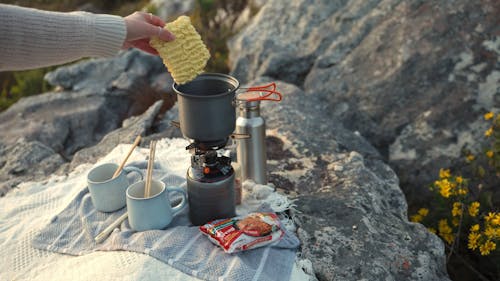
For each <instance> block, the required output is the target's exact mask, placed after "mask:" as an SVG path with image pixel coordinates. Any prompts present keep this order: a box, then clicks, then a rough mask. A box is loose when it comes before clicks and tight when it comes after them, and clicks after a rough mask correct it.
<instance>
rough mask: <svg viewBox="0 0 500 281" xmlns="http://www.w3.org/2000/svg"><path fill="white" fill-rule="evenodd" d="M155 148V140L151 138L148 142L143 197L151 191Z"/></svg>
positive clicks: (147, 195) (146, 196)
mask: <svg viewBox="0 0 500 281" xmlns="http://www.w3.org/2000/svg"><path fill="white" fill-rule="evenodd" d="M155 150H156V141H155V140H153V141H151V143H150V144H149V159H148V170H147V176H146V185H145V187H144V198H148V197H149V194H150V193H151V178H152V177H153V165H154V161H155Z"/></svg>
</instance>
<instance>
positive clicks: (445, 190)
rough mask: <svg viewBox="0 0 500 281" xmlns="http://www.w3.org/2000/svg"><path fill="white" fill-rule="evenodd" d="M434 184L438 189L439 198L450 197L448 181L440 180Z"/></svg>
mask: <svg viewBox="0 0 500 281" xmlns="http://www.w3.org/2000/svg"><path fill="white" fill-rule="evenodd" d="M435 184H436V185H437V186H438V187H439V193H440V194H441V196H443V197H445V198H448V197H450V195H451V183H450V182H449V181H448V179H442V180H440V181H436V182H435Z"/></svg>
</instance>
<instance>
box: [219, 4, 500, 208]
mask: <svg viewBox="0 0 500 281" xmlns="http://www.w3.org/2000/svg"><path fill="white" fill-rule="evenodd" d="M499 13H500V6H499V5H496V4H494V2H491V1H476V2H471V1H465V0H459V1H436V0H424V1H400V0H389V1H380V0H368V1H356V0H354V1H328V0H292V1H276V0H275V1H267V2H266V3H265V5H264V6H263V7H262V8H261V10H260V11H259V13H258V14H257V15H256V16H255V17H254V18H253V19H252V21H251V22H250V24H249V25H248V26H247V27H246V28H245V29H244V30H243V31H242V32H241V33H239V34H238V35H236V36H235V37H234V38H233V39H232V40H231V42H230V44H229V49H230V61H231V67H232V74H233V75H235V76H236V77H238V78H239V79H240V80H242V81H250V80H252V79H253V78H255V77H258V76H260V75H267V76H270V77H271V78H272V79H277V80H283V81H287V82H290V83H294V84H296V85H298V86H299V87H302V88H303V89H304V90H305V92H306V93H307V95H311V96H313V95H314V96H320V97H321V100H322V101H323V102H324V103H326V104H329V107H328V113H327V114H328V115H330V116H334V117H335V118H336V119H335V120H336V122H340V123H342V125H343V126H344V127H345V128H346V129H348V130H350V131H357V132H359V133H360V134H361V135H362V136H364V137H365V138H366V139H367V140H368V141H369V142H370V143H371V144H372V145H374V146H375V147H376V148H377V150H378V151H379V152H380V153H381V155H382V156H383V157H384V159H385V160H386V161H388V163H389V164H390V165H392V166H393V167H394V169H395V170H396V172H397V173H398V175H399V176H400V179H401V184H402V187H403V188H404V189H405V190H406V191H407V192H408V194H412V193H418V192H419V190H421V189H422V187H425V186H427V185H428V184H429V183H431V182H433V180H435V179H436V176H437V173H438V170H439V168H445V167H451V168H452V169H453V168H454V167H459V165H460V164H461V163H460V161H455V160H454V159H457V158H462V159H463V157H461V154H460V151H461V150H462V149H463V148H469V149H472V150H476V151H479V148H480V147H481V145H482V144H483V143H484V142H483V140H484V137H483V132H484V130H483V129H484V128H485V126H486V125H485V124H483V123H484V122H483V121H481V120H482V115H483V114H484V113H485V112H487V111H489V110H493V111H497V112H498V111H499V110H500V71H499V64H498V61H499V53H500V38H499V37H498V34H497V32H496V30H497V27H498V22H497V20H496V18H497V16H496V15H498V14H499ZM248 46H252V47H251V48H249V47H248ZM327 114H325V115H327ZM332 133H334V132H332ZM424 200H425V199H424Z"/></svg>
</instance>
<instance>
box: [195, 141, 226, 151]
mask: <svg viewBox="0 0 500 281" xmlns="http://www.w3.org/2000/svg"><path fill="white" fill-rule="evenodd" d="M227 141H228V138H225V139H223V140H216V141H203V142H202V141H197V140H195V141H194V142H192V143H190V144H189V145H188V146H186V150H191V149H195V150H196V151H199V152H206V151H210V150H219V149H222V148H224V147H225V146H226V144H227Z"/></svg>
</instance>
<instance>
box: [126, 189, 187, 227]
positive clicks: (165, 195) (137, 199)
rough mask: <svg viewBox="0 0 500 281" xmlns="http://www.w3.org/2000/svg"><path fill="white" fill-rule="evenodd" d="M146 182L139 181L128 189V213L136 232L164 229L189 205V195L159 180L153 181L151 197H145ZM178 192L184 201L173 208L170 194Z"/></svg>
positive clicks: (130, 222)
mask: <svg viewBox="0 0 500 281" xmlns="http://www.w3.org/2000/svg"><path fill="white" fill-rule="evenodd" d="M145 184H146V182H145V181H139V182H136V183H134V184H132V185H131V186H129V187H128V188H127V213H128V221H129V224H130V227H131V228H132V229H133V230H135V231H144V230H151V229H164V228H166V227H167V226H168V225H169V224H170V223H171V222H172V219H173V217H174V216H175V215H176V214H178V213H179V212H180V211H181V210H182V209H183V208H184V206H186V203H187V193H186V191H185V190H184V189H182V188H181V187H177V186H168V187H166V186H165V183H163V182H162V181H158V180H151V190H150V191H151V193H150V196H149V197H147V198H145V197H144V188H145ZM172 192H178V193H180V194H181V195H182V201H181V202H180V203H179V204H177V205H176V206H174V207H172V205H171V203H170V199H169V193H172Z"/></svg>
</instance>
